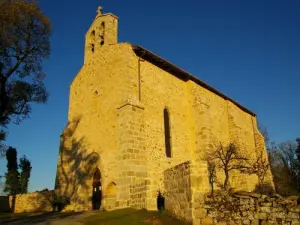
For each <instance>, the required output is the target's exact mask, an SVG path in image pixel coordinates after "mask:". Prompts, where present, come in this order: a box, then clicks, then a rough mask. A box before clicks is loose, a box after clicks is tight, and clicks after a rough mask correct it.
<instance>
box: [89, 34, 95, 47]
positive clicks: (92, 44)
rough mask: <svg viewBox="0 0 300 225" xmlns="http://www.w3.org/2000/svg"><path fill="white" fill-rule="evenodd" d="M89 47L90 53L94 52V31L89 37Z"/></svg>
mask: <svg viewBox="0 0 300 225" xmlns="http://www.w3.org/2000/svg"><path fill="white" fill-rule="evenodd" d="M89 42H90V47H91V50H92V52H94V51H95V31H94V30H93V31H92V32H91V34H90V37H89Z"/></svg>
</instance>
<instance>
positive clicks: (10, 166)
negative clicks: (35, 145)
mask: <svg viewBox="0 0 300 225" xmlns="http://www.w3.org/2000/svg"><path fill="white" fill-rule="evenodd" d="M6 160H7V166H6V167H7V172H6V174H5V185H4V192H6V193H8V194H9V195H16V194H20V193H27V190H28V183H29V178H30V172H31V168H32V167H31V163H30V161H29V160H28V159H27V158H26V156H23V157H22V158H21V159H20V164H19V165H18V162H17V150H16V149H15V148H12V147H9V148H8V149H7V151H6ZM19 168H20V169H21V174H20V173H19V171H18V169H19Z"/></svg>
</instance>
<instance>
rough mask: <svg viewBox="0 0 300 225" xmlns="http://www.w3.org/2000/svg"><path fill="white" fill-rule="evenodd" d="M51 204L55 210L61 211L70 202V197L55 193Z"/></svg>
mask: <svg viewBox="0 0 300 225" xmlns="http://www.w3.org/2000/svg"><path fill="white" fill-rule="evenodd" d="M51 204H52V208H53V211H54V212H60V211H62V210H63V209H64V208H65V207H66V206H67V205H69V204H70V199H69V198H68V197H64V196H56V195H54V198H53V200H52V202H51Z"/></svg>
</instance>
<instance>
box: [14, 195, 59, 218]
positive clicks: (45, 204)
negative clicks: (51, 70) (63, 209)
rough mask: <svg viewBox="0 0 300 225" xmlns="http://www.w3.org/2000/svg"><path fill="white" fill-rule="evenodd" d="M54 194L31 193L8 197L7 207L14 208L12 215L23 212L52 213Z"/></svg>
mask: <svg viewBox="0 0 300 225" xmlns="http://www.w3.org/2000/svg"><path fill="white" fill-rule="evenodd" d="M53 196H54V192H53V191H45V192H33V193H27V194H19V195H16V196H9V206H10V208H11V209H12V208H14V213H23V212H50V211H52V205H51V202H52V200H53Z"/></svg>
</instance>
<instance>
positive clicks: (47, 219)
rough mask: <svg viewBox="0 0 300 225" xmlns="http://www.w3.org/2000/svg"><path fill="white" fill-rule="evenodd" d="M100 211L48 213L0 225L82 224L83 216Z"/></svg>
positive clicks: (0, 224)
mask: <svg viewBox="0 0 300 225" xmlns="http://www.w3.org/2000/svg"><path fill="white" fill-rule="evenodd" d="M97 213H100V212H97V211H96V212H95V211H93V212H82V213H49V214H43V215H39V216H33V217H30V218H24V219H16V220H13V221H9V222H3V223H1V222H0V225H20V224H22V225H29V224H35V225H82V224H83V223H81V222H80V221H82V220H83V219H84V218H86V217H88V216H91V215H94V214H97Z"/></svg>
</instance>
